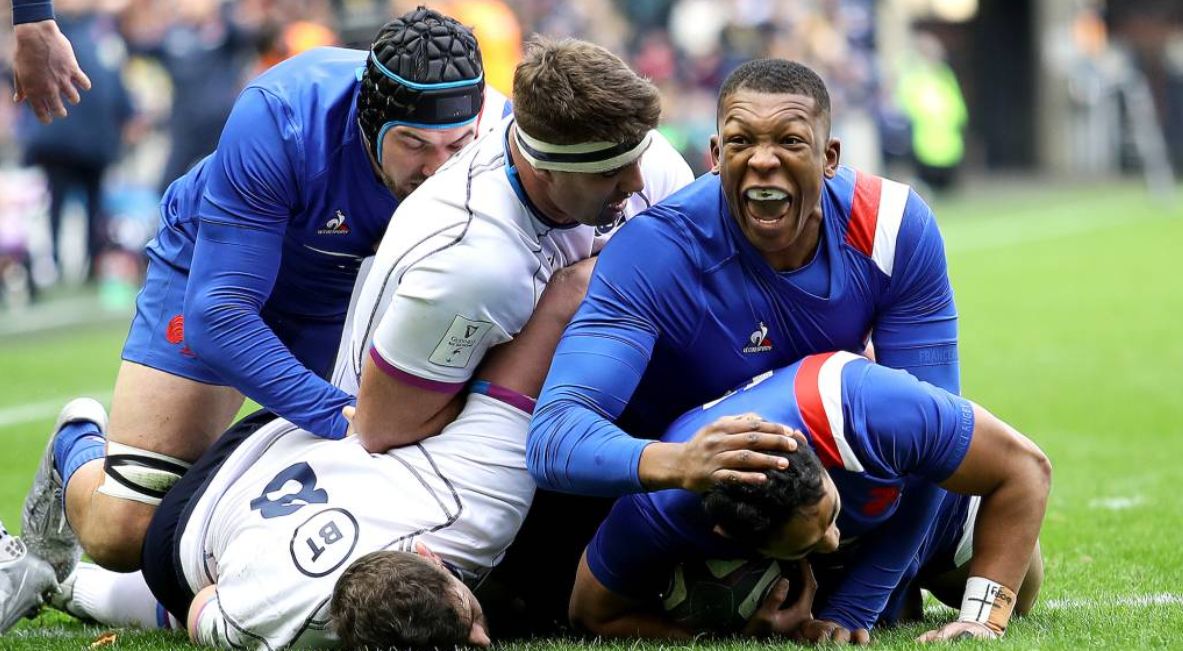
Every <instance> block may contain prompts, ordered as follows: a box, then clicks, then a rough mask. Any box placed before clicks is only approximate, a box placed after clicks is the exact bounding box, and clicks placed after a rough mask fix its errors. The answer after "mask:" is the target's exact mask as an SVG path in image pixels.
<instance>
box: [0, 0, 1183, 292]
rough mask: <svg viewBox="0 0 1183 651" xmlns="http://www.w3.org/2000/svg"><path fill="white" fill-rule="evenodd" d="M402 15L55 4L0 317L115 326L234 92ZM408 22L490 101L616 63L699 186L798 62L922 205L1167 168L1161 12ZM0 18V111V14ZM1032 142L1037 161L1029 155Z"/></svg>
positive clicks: (19, 121)
mask: <svg viewBox="0 0 1183 651" xmlns="http://www.w3.org/2000/svg"><path fill="white" fill-rule="evenodd" d="M423 3H424V2H423V1H422V0H420V1H419V2H415V1H414V0H412V1H409V2H407V1H403V0H238V1H233V2H224V1H222V0H55V1H54V6H55V10H56V13H57V20H58V23H59V25H60V27H61V29H62V31H63V32H64V33H65V35H66V36H67V38H69V39H70V41H71V43H73V45H74V48H75V52H76V54H77V56H78V59H79V63H80V64H81V66H82V68H83V69H84V70H85V71H86V73H87V74H88V75H89V76H90V79H91V80H92V82H93V84H94V89H93V90H91V91H90V92H88V93H85V94H84V97H83V101H82V103H81V104H80V105H78V106H72V107H70V116H69V117H68V118H67V119H65V120H57V121H55V122H54V123H52V124H51V125H48V126H46V125H41V124H38V123H37V121H36V120H35V119H33V116H32V114H31V112H29V111H28V109H27V108H25V107H22V106H18V105H14V104H13V103H12V102H10V101H0V310H3V309H4V307H3V305H4V304H8V305H10V306H11V305H19V304H21V303H27V302H29V301H32V300H35V299H36V298H37V295H38V293H39V292H41V291H42V290H43V289H45V288H48V287H52V286H54V285H58V284H62V283H63V281H65V284H72V283H73V284H77V283H82V282H95V283H98V284H99V285H100V289H101V291H102V295H103V298H104V300H105V302H107V303H109V304H111V305H117V306H118V305H128V304H130V302H131V301H132V300H133V298H134V294H135V291H136V290H137V289H138V282H139V273H140V269H141V261H140V250H141V248H142V246H143V245H144V244H145V243H146V242H147V241H148V239H150V238H151V237H152V234H153V231H154V229H155V225H156V218H157V212H156V210H157V201H158V200H159V196H160V194H161V192H162V191H163V189H164V188H165V187H167V185H168V184H169V183H170V182H172V180H174V179H175V178H177V177H178V176H180V175H181V174H183V173H184V172H185V171H186V170H187V169H188V168H189V167H190V166H191V165H192V164H193V163H195V162H196V161H197V160H199V159H200V158H201V157H203V156H205V155H207V154H208V153H210V152H211V151H213V149H214V148H215V146H216V144H217V139H218V135H219V133H220V131H221V127H222V123H223V121H224V120H225V118H226V115H227V114H228V113H229V111H230V108H231V106H232V105H233V102H234V99H235V97H236V95H237V93H238V91H239V90H240V89H241V88H242V86H243V84H244V83H245V82H246V81H248V80H249V79H250V78H252V77H253V76H255V75H257V74H259V73H260V72H262V71H264V70H266V69H267V68H268V67H270V66H272V65H275V64H276V63H278V62H280V61H282V60H284V59H285V58H287V57H290V56H294V55H296V54H298V53H300V52H302V51H304V50H306V49H309V48H312V47H318V46H322V45H340V46H346V47H359V48H364V47H366V45H367V44H368V42H369V40H370V38H371V37H372V36H373V34H374V33H375V32H376V30H377V29H378V27H380V26H381V24H382V23H384V22H385V21H386V20H389V19H390V18H391V17H393V16H396V15H398V14H401V13H402V12H404V11H406V10H408V9H411V8H413V7H414V6H415V5H417V4H423ZM427 4H430V5H431V6H433V7H435V8H437V9H440V10H441V11H444V12H445V13H449V14H451V15H453V16H455V17H457V18H458V19H459V20H461V22H464V23H465V24H469V25H473V26H475V28H476V34H477V36H478V38H479V39H480V42H481V47H482V51H483V54H484V57H485V64H486V70H487V75H488V80H489V83H491V84H492V85H494V86H495V87H497V88H498V89H499V90H501V91H503V92H505V93H506V94H509V93H510V92H511V90H512V88H511V80H512V74H513V67H514V65H515V64H516V62H517V60H518V57H519V56H520V54H521V47H522V41H523V39H524V38H526V37H528V36H529V35H530V34H532V33H535V32H537V33H543V34H547V35H550V36H576V37H580V38H585V39H588V40H591V41H593V42H596V43H599V44H601V45H604V46H605V47H607V48H609V49H610V50H612V51H614V52H616V53H618V54H620V55H621V56H622V57H624V58H625V59H626V60H628V61H629V62H630V63H631V65H632V66H633V67H634V68H635V69H636V70H638V71H639V72H640V73H641V74H643V75H645V76H647V77H648V78H650V79H651V80H652V81H653V82H654V83H656V84H657V85H658V86H659V87H660V88H661V90H662V92H663V95H664V97H665V100H666V104H665V110H664V116H663V126H662V129H663V131H664V132H665V135H666V136H667V137H668V138H669V139H670V141H671V142H673V143H674V144H675V146H677V147H678V148H679V149H680V150H681V151H682V152H683V154H684V156H685V157H686V159H687V161H688V162H689V163H690V164H691V166H692V167H693V168H694V169H695V171H696V172H699V173H701V172H704V171H706V170H707V168H708V166H709V161H708V152H707V145H708V142H709V138H710V135H711V134H712V133H713V132H714V128H715V126H714V116H715V99H716V93H717V90H718V88H719V86H720V84H721V83H722V81H723V79H724V77H725V76H726V75H727V74H728V72H730V71H731V70H732V69H733V68H734V67H735V66H737V65H738V64H739V63H741V62H743V61H745V60H748V59H750V58H754V57H766V56H775V57H784V58H789V59H794V60H798V61H803V62H805V63H807V64H808V65H810V66H812V67H814V68H815V69H816V70H817V71H818V72H819V73H820V74H821V75H822V77H823V78H824V79H825V80H826V82H827V84H828V86H829V89H830V92H831V95H832V100H833V116H834V122H833V131H834V134H835V135H836V136H838V137H839V138H841V139H842V141H843V149H842V154H843V161H844V162H846V163H848V164H852V165H855V166H857V167H860V168H863V169H868V170H871V171H875V172H879V173H884V174H887V175H890V176H893V177H895V178H901V179H902V180H907V181H909V182H913V183H917V184H919V185H920V186H921V187H922V188H923V190H924V191H925V192H928V193H942V192H948V191H952V190H954V189H955V188H956V187H957V185H958V183H959V182H961V181H962V180H963V177H964V174H962V173H961V170H963V169H964V168H969V170H970V171H971V172H980V171H985V170H992V169H1006V168H1017V169H1023V170H1028V169H1039V170H1042V171H1045V172H1047V171H1051V172H1060V173H1064V172H1069V173H1073V172H1078V173H1082V174H1088V175H1091V176H1109V175H1113V174H1116V173H1120V172H1122V171H1129V170H1144V169H1146V168H1156V169H1159V171H1160V172H1163V171H1165V173H1166V174H1167V178H1168V179H1170V178H1171V177H1170V169H1171V166H1170V162H1169V161H1170V160H1171V159H1173V161H1174V164H1175V168H1176V169H1178V168H1179V165H1180V164H1183V3H1181V2H1178V1H1177V0H1140V1H1138V2H1135V1H1134V0H1130V1H1129V2H1121V3H1111V4H1113V5H1114V7H1112V8H1107V7H1106V6H1105V5H1104V4H1103V3H1101V2H1093V1H1087V0H1043V1H1040V0H1014V1H1013V2H1011V1H1008V2H1001V0H982V6H981V7H980V8H979V6H978V2H977V1H976V0H880V1H876V0H793V1H788V0H781V1H776V0H580V1H578V2H576V1H562V0H447V1H437V2H428V3H427ZM1135 4H1136V5H1140V7H1141V8H1140V9H1139V10H1137V11H1130V8H1131V6H1132V5H1135ZM1123 8H1124V9H1123ZM0 9H2V10H3V13H4V15H5V18H4V19H3V20H0V72H2V74H0V95H3V97H4V98H8V97H11V95H12V88H11V79H12V76H11V72H10V71H9V57H10V55H11V49H12V46H11V42H10V41H11V31H10V22H9V21H8V19H7V16H8V15H9V13H8V9H9V8H8V6H7V3H6V2H0ZM1123 39H1124V40H1123ZM1049 80H1050V82H1049ZM1049 83H1050V84H1052V86H1054V88H1056V89H1058V90H1057V92H1056V93H1055V94H1054V95H1049V94H1048V92H1047V88H1048V87H1049V86H1048V84H1049ZM1061 87H1062V88H1061ZM1060 90H1062V92H1059V91H1060ZM1028 95H1029V97H1027V96H1028ZM1041 97H1042V99H1040V98H1041ZM1057 101H1059V104H1057V103H1056V102H1057ZM1049 106H1050V107H1053V108H1051V109H1049V108H1047V107H1049ZM1041 112H1042V113H1044V114H1046V113H1052V114H1054V115H1041ZM1048 121H1053V122H1054V123H1055V124H1056V125H1059V126H1058V130H1055V131H1056V133H1062V134H1064V135H1062V136H1061V138H1060V140H1059V141H1055V140H1052V141H1050V142H1048V141H1047V139H1048V138H1049V137H1051V136H1045V135H1043V134H1042V133H1041V129H1044V127H1045V125H1046V123H1047V122H1048ZM1147 121H1150V122H1151V124H1145V123H1146V122H1147ZM1065 122H1066V123H1067V125H1066V126H1065V125H1064V124H1063V123H1065ZM1041 139H1042V140H1041ZM1041 142H1043V144H1042V145H1041V144H1040V143H1041ZM1041 152H1042V153H1041ZM1057 157H1058V158H1057ZM1164 166H1165V170H1164V169H1163V168H1164ZM1167 183H1170V184H1173V181H1167ZM59 244H60V246H59ZM59 250H60V252H59Z"/></svg>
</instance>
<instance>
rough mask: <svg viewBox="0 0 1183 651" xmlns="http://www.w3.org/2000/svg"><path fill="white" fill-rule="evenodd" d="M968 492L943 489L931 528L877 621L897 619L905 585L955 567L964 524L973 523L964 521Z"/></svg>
mask: <svg viewBox="0 0 1183 651" xmlns="http://www.w3.org/2000/svg"><path fill="white" fill-rule="evenodd" d="M972 499H973V497H972V496H970V495H959V494H957V493H949V492H946V493H945V496H944V497H943V498H942V499H941V505H940V507H939V508H938V509H937V514H936V517H935V518H933V522H932V528H931V529H929V530H928V535H927V536H925V537H924V541H923V542H921V543H920V549H919V550H918V551H917V552H916V558H914V559H913V560H912V565H911V567H909V568H908V571H907V572H906V573H905V574H904V577H903V579H902V580H901V581H900V584H899V586H897V587H896V589H895V592H893V593H892V594H891V598H890V599H888V600H887V607H886V608H884V609H883V615H882V616H881V617H880V621H881V622H882V623H886V624H894V623H895V622H896V621H897V620H899V615H900V610H901V609H902V608H903V606H904V603H906V599H907V594H908V587H909V586H910V585H911V584H913V583H914V582H916V581H917V580H918V579H924V578H928V577H935V576H939V575H941V574H944V573H945V572H948V571H950V570H953V569H955V568H956V567H957V564H956V563H955V562H954V558H955V556H956V554H957V547H958V545H959V544H960V543H961V540H962V537H963V536H964V535H965V531H966V527H970V528H971V531H972V527H973V523H972V522H966V519H967V518H968V517H969V510H970V502H971V500H972Z"/></svg>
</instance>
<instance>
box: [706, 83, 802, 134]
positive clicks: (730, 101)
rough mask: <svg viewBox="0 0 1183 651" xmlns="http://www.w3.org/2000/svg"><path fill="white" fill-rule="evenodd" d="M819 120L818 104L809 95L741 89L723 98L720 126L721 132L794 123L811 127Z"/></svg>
mask: <svg viewBox="0 0 1183 651" xmlns="http://www.w3.org/2000/svg"><path fill="white" fill-rule="evenodd" d="M817 116H818V105H817V100H815V99H814V98H813V97H811V96H809V95H802V94H798V93H791V92H769V91H760V90H755V89H752V88H738V89H736V90H735V91H734V92H732V93H731V94H730V95H728V96H727V97H725V98H723V102H722V103H721V105H720V111H719V126H720V128H721V129H726V128H732V129H736V128H761V127H764V128H767V127H779V126H783V125H785V124H791V123H803V124H805V125H809V126H812V125H813V122H814V119H815V118H816V117H817Z"/></svg>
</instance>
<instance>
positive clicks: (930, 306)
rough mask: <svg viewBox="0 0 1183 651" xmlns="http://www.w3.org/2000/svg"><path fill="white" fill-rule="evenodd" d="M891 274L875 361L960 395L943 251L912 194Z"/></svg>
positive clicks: (929, 215) (933, 225)
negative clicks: (893, 271) (900, 369)
mask: <svg viewBox="0 0 1183 651" xmlns="http://www.w3.org/2000/svg"><path fill="white" fill-rule="evenodd" d="M894 269H895V273H894V274H893V276H892V279H891V284H890V287H889V289H888V292H887V295H886V298H887V300H886V302H885V303H884V304H881V305H880V306H879V309H880V312H879V316H878V318H877V319H876V320H875V328H874V332H873V333H872V341H873V342H874V344H875V359H876V361H878V362H879V363H880V364H883V365H885V366H890V367H892V368H902V369H904V370H906V371H908V372H910V373H912V374H913V375H915V376H916V377H918V378H920V379H921V380H924V381H926V382H931V383H932V384H935V385H936V386H938V387H941V388H942V389H945V390H946V391H951V392H953V393H957V394H959V393H961V377H960V368H959V367H958V359H957V307H956V305H954V303H953V288H952V286H950V284H949V271H948V266H947V264H946V262H945V245H944V242H943V240H942V239H941V233H940V230H939V229H938V228H937V223H936V218H935V217H934V216H933V214H932V211H931V210H930V209H929V207H928V206H927V205H926V204H925V203H924V200H922V199H921V198H920V196H919V195H917V194H916V193H915V192H911V194H910V195H909V198H908V205H907V207H906V210H905V212H904V219H903V223H902V224H901V225H900V231H899V235H898V239H897V242H896V259H895V262H894Z"/></svg>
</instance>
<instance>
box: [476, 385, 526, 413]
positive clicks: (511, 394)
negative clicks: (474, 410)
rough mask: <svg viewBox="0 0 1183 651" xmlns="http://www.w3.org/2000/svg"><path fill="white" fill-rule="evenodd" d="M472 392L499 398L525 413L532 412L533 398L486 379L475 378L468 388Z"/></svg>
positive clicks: (495, 398)
mask: <svg viewBox="0 0 1183 651" xmlns="http://www.w3.org/2000/svg"><path fill="white" fill-rule="evenodd" d="M469 391H471V392H472V393H482V394H484V395H486V396H489V397H490V398H493V399H494V400H500V401H501V402H504V403H505V404H507V405H509V406H510V407H514V408H516V409H519V410H521V411H523V412H525V413H527V414H533V413H534V404H535V402H536V401H535V400H534V399H533V398H531V397H530V396H528V395H525V394H523V393H518V392H517V391H514V390H513V389H507V388H505V387H503V386H501V385H500V384H493V383H492V382H489V381H488V380H477V381H476V382H473V383H472V386H471V387H470V388H469Z"/></svg>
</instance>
